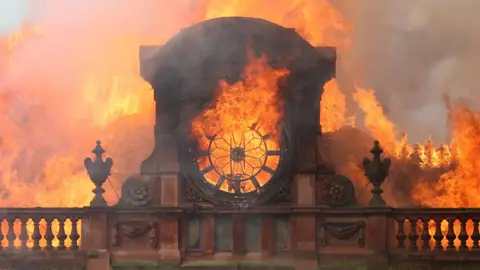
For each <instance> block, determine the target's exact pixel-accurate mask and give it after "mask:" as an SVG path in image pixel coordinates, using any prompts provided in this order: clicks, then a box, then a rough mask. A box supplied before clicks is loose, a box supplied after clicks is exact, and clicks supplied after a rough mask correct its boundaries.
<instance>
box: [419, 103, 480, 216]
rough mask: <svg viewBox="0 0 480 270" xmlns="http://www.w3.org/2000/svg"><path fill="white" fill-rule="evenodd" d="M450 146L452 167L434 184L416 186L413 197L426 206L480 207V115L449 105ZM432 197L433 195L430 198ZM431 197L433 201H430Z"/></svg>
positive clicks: (465, 108)
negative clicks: (453, 164)
mask: <svg viewBox="0 0 480 270" xmlns="http://www.w3.org/2000/svg"><path fill="white" fill-rule="evenodd" d="M450 119H451V123H452V131H453V134H452V145H453V147H452V148H453V149H452V152H454V157H455V166H454V169H453V170H450V171H448V172H446V173H444V174H442V175H441V177H440V179H439V180H438V182H437V183H435V184H434V185H431V184H430V185H429V184H425V183H421V182H420V183H418V190H419V192H418V193H417V192H415V193H414V194H413V198H414V199H415V200H416V201H418V202H421V203H422V204H423V205H425V206H435V207H477V206H478V205H479V204H480V199H479V198H478V195H477V194H478V192H480V177H479V175H478V173H477V166H478V165H479V161H478V158H477V156H478V153H479V150H480V149H479V145H480V144H479V142H480V114H478V113H475V112H472V111H471V110H469V109H468V108H467V107H465V106H451V107H450ZM433 194H435V195H434V196H432V195H433ZM432 198H434V199H432Z"/></svg>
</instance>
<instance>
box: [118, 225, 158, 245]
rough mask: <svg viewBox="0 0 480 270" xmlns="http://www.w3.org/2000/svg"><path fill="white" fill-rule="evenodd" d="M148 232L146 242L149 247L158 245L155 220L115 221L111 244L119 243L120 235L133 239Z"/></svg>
mask: <svg viewBox="0 0 480 270" xmlns="http://www.w3.org/2000/svg"><path fill="white" fill-rule="evenodd" d="M146 234H148V243H149V246H150V247H151V248H157V246H158V233H157V223H156V222H133V221H131V222H117V224H115V226H114V228H113V235H112V239H113V246H116V247H118V246H120V245H121V238H122V236H124V237H126V238H129V239H133V238H138V237H142V236H144V235H146Z"/></svg>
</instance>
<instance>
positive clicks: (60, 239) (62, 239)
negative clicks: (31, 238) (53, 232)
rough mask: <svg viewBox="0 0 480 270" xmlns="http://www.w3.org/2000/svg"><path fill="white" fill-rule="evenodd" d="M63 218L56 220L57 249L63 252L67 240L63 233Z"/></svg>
mask: <svg viewBox="0 0 480 270" xmlns="http://www.w3.org/2000/svg"><path fill="white" fill-rule="evenodd" d="M65 220H66V219H65V217H60V218H58V226H59V229H58V234H57V239H58V249H59V250H64V249H65V240H66V239H67V234H66V233H65Z"/></svg>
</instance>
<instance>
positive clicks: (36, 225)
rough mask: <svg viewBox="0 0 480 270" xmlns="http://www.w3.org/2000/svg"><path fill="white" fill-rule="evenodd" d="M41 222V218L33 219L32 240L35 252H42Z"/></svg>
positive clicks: (35, 217) (34, 217)
mask: <svg viewBox="0 0 480 270" xmlns="http://www.w3.org/2000/svg"><path fill="white" fill-rule="evenodd" d="M40 220H41V218H40V217H38V216H33V217H32V222H33V232H32V240H33V247H32V250H33V251H40V240H41V239H42V235H41V234H40Z"/></svg>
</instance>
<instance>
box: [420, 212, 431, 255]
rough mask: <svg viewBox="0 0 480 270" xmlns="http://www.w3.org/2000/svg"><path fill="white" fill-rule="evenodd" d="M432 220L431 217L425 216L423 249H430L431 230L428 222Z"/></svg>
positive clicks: (423, 220)
mask: <svg viewBox="0 0 480 270" xmlns="http://www.w3.org/2000/svg"><path fill="white" fill-rule="evenodd" d="M429 221H430V219H429V218H423V219H422V222H423V230H422V237H421V239H422V241H423V243H422V250H424V251H426V250H430V238H431V237H430V232H429V231H428V222H429Z"/></svg>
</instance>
